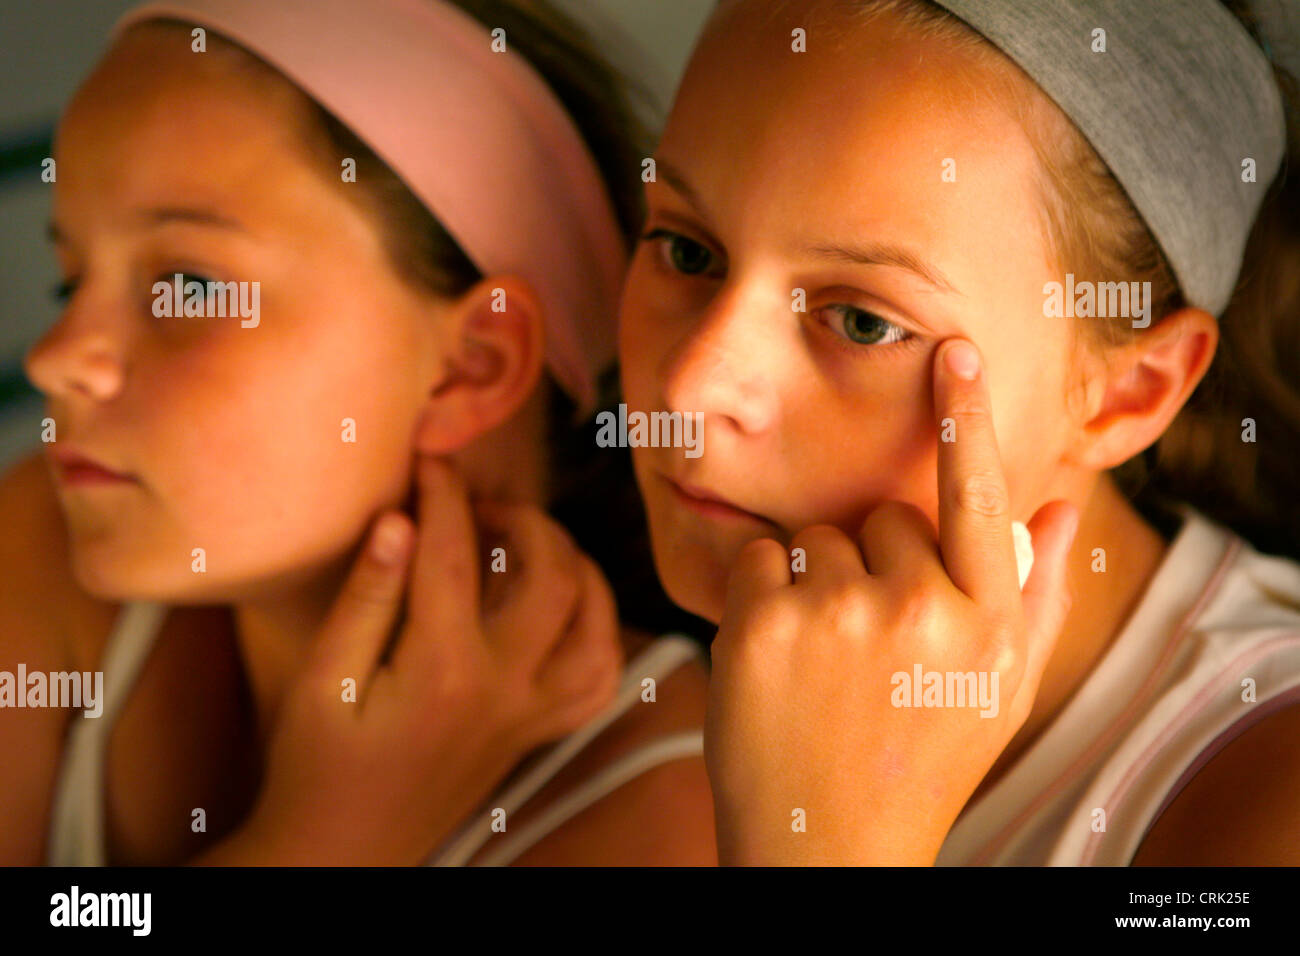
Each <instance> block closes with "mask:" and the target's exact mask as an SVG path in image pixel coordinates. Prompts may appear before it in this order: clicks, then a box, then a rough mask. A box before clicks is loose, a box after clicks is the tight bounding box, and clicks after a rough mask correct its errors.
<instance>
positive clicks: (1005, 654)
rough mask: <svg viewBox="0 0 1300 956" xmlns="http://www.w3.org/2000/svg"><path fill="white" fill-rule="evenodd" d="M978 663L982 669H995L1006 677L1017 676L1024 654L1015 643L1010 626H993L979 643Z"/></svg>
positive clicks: (1022, 664)
mask: <svg viewBox="0 0 1300 956" xmlns="http://www.w3.org/2000/svg"><path fill="white" fill-rule="evenodd" d="M979 664H980V666H981V668H982V669H983V670H987V671H997V672H999V673H1000V674H1002V675H1003V676H1004V677H1006V678H1012V679H1014V678H1017V677H1018V676H1019V674H1020V671H1021V669H1022V668H1023V667H1024V655H1023V654H1022V653H1021V651H1020V648H1019V647H1018V646H1017V645H1016V642H1015V640H1014V634H1013V633H1012V631H1011V629H1010V628H1007V627H1003V626H1001V625H998V626H995V627H994V628H993V629H992V631H991V632H990V633H989V636H988V638H987V639H986V640H984V641H983V642H982V643H981V644H980V649H979Z"/></svg>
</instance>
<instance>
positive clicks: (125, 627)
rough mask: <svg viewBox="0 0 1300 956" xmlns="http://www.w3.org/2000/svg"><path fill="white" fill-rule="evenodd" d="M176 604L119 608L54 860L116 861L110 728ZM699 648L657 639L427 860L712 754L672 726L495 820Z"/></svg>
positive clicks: (57, 806)
mask: <svg viewBox="0 0 1300 956" xmlns="http://www.w3.org/2000/svg"><path fill="white" fill-rule="evenodd" d="M166 613H167V607H166V606H165V605H162V604H157V603H153V602H138V603H130V604H126V605H124V606H123V608H122V610H121V611H120V612H119V614H118V618H117V622H116V623H115V625H114V628H113V632H112V633H111V634H110V636H109V640H108V644H107V646H106V648H105V651H104V659H103V664H102V670H103V672H104V708H103V712H102V714H101V715H100V716H99V717H97V718H85V717H81V718H78V717H75V716H74V717H73V718H72V727H71V730H70V731H69V734H68V738H67V743H66V745H65V747H64V753H63V756H62V758H61V760H62V763H61V767H60V771H59V778H58V781H57V784H56V787H55V793H54V810H53V815H52V818H51V831H50V839H49V844H48V846H49V851H48V854H47V861H46V862H47V863H48V864H49V865H51V866H103V865H104V864H105V863H106V861H107V846H106V841H105V832H104V757H105V750H106V747H107V741H108V736H109V732H110V731H111V729H112V726H113V721H114V719H115V718H116V717H117V715H118V714H119V713H120V712H121V709H122V707H123V705H124V704H125V703H126V699H127V697H128V696H129V695H130V692H131V688H132V685H133V684H134V682H135V679H136V677H137V676H138V675H139V673H140V669H141V667H142V666H143V665H144V661H145V659H146V658H147V657H148V656H149V651H150V649H151V647H152V646H153V642H154V638H155V637H156V636H157V634H158V631H159V629H160V628H161V625H162V621H163V618H164V617H165V616H166ZM694 657H699V658H701V659H703V660H707V656H706V655H705V653H704V649H703V648H702V647H701V646H700V645H699V644H698V643H696V642H695V641H692V640H691V639H689V638H687V637H685V636H682V635H676V634H670V635H666V636H664V637H660V638H659V639H657V640H655V641H653V642H651V644H650V645H649V646H648V647H646V648H645V649H644V650H642V651H641V653H640V654H638V655H637V657H636V658H635V659H634V660H632V661H631V662H630V663H629V664H627V665H626V666H625V668H624V671H623V681H622V684H621V686H620V688H619V691H618V694H617V696H616V698H615V700H614V701H613V703H612V704H611V705H610V706H609V707H608V708H607V709H606V710H605V712H604V713H602V714H601V715H599V716H598V717H596V718H595V719H593V720H592V721H590V722H589V723H587V724H586V725H585V726H584V727H582V728H581V729H579V730H578V731H576V732H575V733H573V734H571V735H569V736H568V737H566V738H565V739H563V740H561V741H560V742H559V743H557V744H555V745H553V746H552V747H550V748H549V749H548V750H547V751H545V752H544V754H543V755H542V756H540V757H538V758H536V759H531V760H530V761H529V763H528V765H527V767H526V769H525V770H524V771H523V772H522V773H521V774H520V775H519V777H518V779H515V780H511V781H509V782H508V783H507V784H506V785H505V786H504V787H503V788H502V789H500V790H498V791H497V792H496V793H495V794H493V795H492V796H491V797H490V798H489V799H488V800H487V801H485V802H484V805H483V806H484V810H483V813H482V815H478V814H475V815H472V816H471V817H470V819H469V820H468V821H467V822H466V823H464V824H463V825H462V826H461V828H460V829H459V830H458V831H457V832H456V833H455V834H454V835H453V836H452V837H451V838H450V839H448V840H447V841H446V843H444V845H443V846H442V847H441V848H440V849H439V850H438V851H437V852H436V853H434V854H433V855H432V856H431V857H430V858H429V859H428V860H427V861H426V865H428V866H458V865H463V864H465V863H466V862H467V861H468V860H469V859H470V858H471V857H472V856H473V855H474V854H475V852H477V851H478V850H479V848H481V847H482V846H483V845H484V844H485V843H487V842H488V841H489V840H493V841H495V842H496V845H495V846H494V847H493V849H492V851H491V852H490V853H489V854H486V855H485V856H484V857H483V858H482V859H481V860H479V861H476V865H482V866H499V865H504V864H507V863H510V862H511V861H513V860H515V859H516V858H517V857H519V856H521V855H522V854H523V853H524V852H525V851H526V850H528V848H529V847H531V846H532V845H533V844H535V843H537V842H538V841H539V840H541V839H542V838H543V837H544V836H546V835H547V834H548V833H550V832H551V831H553V830H555V829H557V828H558V827H559V826H560V825H561V824H563V823H564V822H565V821H566V820H569V819H570V818H572V817H574V816H576V815H577V814H578V813H581V812H582V811H583V810H584V809H586V808H587V807H588V806H590V805H591V804H593V803H595V802H596V801H597V800H599V799H600V798H601V797H603V796H605V795H606V794H607V793H610V792H611V791H613V790H615V789H617V788H618V787H619V786H621V785H622V784H624V783H626V782H627V781H629V780H631V779H633V778H634V777H636V776H638V775H640V774H642V773H644V772H645V771H647V770H649V769H650V768H652V767H656V766H658V765H660V764H663V763H667V762H669V761H672V760H679V759H682V758H684V757H700V756H703V753H704V731H703V729H702V728H693V729H691V730H687V731H683V732H679V733H674V734H669V735H666V736H664V737H661V738H659V739H658V740H656V741H653V742H652V743H650V744H647V745H645V746H643V747H641V748H640V749H637V750H635V751H633V752H632V753H629V754H626V755H624V756H623V757H621V758H620V759H618V760H615V761H613V762H612V763H611V764H609V765H608V766H606V767H604V768H602V769H601V770H600V771H599V772H598V773H597V774H596V775H594V776H593V777H591V778H589V779H588V780H587V781H586V782H584V783H582V784H580V785H578V786H576V787H575V788H573V789H572V790H570V791H569V792H568V793H566V794H564V795H563V796H561V797H560V798H559V799H557V800H556V801H555V802H554V803H552V804H550V805H549V806H547V808H546V809H545V811H544V812H543V813H542V814H541V815H540V816H539V817H538V818H537V819H536V820H534V821H532V822H531V823H530V824H529V825H528V826H526V827H524V828H523V829H521V830H517V831H510V830H509V829H507V831H506V832H505V833H499V832H494V831H493V829H492V820H493V811H494V810H496V809H497V808H502V809H504V810H505V811H506V819H507V820H508V819H509V817H510V816H511V815H513V813H514V812H515V811H516V810H518V809H519V808H520V807H522V806H523V805H524V804H525V803H526V802H527V801H528V800H529V798H530V797H532V796H533V795H534V794H536V793H537V792H538V791H539V790H541V789H542V787H543V786H544V785H545V784H546V783H547V782H548V781H550V780H551V779H552V778H553V777H554V776H555V775H556V774H557V773H558V772H559V771H560V769H561V768H562V767H563V766H564V765H565V764H567V763H568V762H569V761H570V760H572V759H573V757H574V756H576V755H577V754H578V752H579V751H581V750H582V749H583V748H584V747H585V746H586V745H587V744H588V743H590V742H591V741H592V740H594V739H595V738H596V737H597V736H598V735H599V734H600V732H601V731H602V730H604V729H605V728H606V727H607V726H609V725H610V724H611V723H613V722H614V721H615V720H617V719H618V718H619V716H621V715H622V714H623V713H625V712H626V711H627V710H629V709H630V708H631V707H632V706H633V705H634V704H636V703H637V702H638V701H639V700H640V699H641V693H642V684H641V682H642V681H643V680H644V679H645V678H647V677H650V678H654V680H655V681H656V683H658V682H660V681H663V680H664V679H665V678H666V677H668V675H669V674H671V673H672V672H673V671H675V670H676V669H677V668H678V667H679V666H680V665H682V664H684V663H686V662H687V661H688V660H690V659H692V658H694Z"/></svg>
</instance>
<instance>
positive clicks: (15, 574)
mask: <svg viewBox="0 0 1300 956" xmlns="http://www.w3.org/2000/svg"><path fill="white" fill-rule="evenodd" d="M0 529H3V533H0V580H3V581H4V583H5V586H4V587H3V588H2V589H0V672H5V673H4V675H3V677H0V679H4V680H6V681H8V682H10V684H11V688H12V692H13V693H14V694H19V693H22V694H25V693H26V688H25V687H18V685H17V679H16V677H15V676H14V675H16V673H17V672H18V670H19V668H20V667H21V668H22V669H23V670H24V671H25V672H26V673H28V674H31V673H38V672H43V673H50V672H62V671H70V670H84V669H86V668H85V667H84V666H83V662H82V660H81V657H82V654H80V653H79V650H78V649H77V648H76V647H74V642H73V639H72V636H71V635H72V634H73V632H74V628H73V627H72V625H73V622H74V621H75V620H77V619H78V617H79V615H82V614H84V613H85V611H86V607H85V605H84V604H82V603H81V602H80V601H79V600H78V598H77V597H76V593H75V592H76V591H77V588H76V584H75V582H74V581H73V580H72V576H71V573H70V571H69V569H68V561H67V553H66V543H65V539H64V535H63V523H62V514H61V512H60V510H59V506H58V500H57V498H56V497H55V492H54V489H53V486H52V484H51V479H50V476H49V473H48V471H46V466H45V463H44V462H43V461H42V460H41V458H40V456H39V455H31V456H28V457H26V458H24V459H22V460H21V461H19V462H18V463H17V464H15V465H13V466H12V467H10V468H9V469H8V470H7V471H6V472H5V473H4V475H3V477H0ZM87 600H89V598H88V596H87ZM15 699H16V698H15ZM67 718H68V711H67V710H66V709H65V708H52V707H35V708H28V707H21V708H20V707H5V708H4V709H0V766H4V767H5V768H6V779H5V786H3V787H0V821H4V822H3V823H2V824H0V864H9V865H14V864H18V865H31V864H37V863H39V862H41V859H42V854H43V852H44V842H45V833H46V830H47V827H48V813H49V805H50V801H51V797H52V792H53V785H54V780H55V778H56V775H57V770H58V761H59V756H60V754H61V752H62V748H63V735H64V731H65V729H66V723H67ZM38 821H39V822H38Z"/></svg>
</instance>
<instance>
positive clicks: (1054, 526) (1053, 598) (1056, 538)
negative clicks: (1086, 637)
mask: <svg viewBox="0 0 1300 956" xmlns="http://www.w3.org/2000/svg"><path fill="white" fill-rule="evenodd" d="M1078 529H1079V509H1078V508H1076V507H1075V506H1074V505H1073V504H1071V503H1070V502H1068V501H1063V500H1057V501H1050V502H1048V503H1047V504H1045V505H1043V506H1042V507H1041V508H1039V509H1038V511H1037V512H1035V513H1034V517H1033V518H1032V519H1030V521H1029V535H1030V537H1031V538H1032V540H1033V547H1034V566H1033V570H1032V571H1031V572H1030V574H1029V579H1028V580H1026V581H1025V587H1024V590H1023V591H1022V592H1021V598H1022V600H1023V605H1022V606H1023V607H1024V611H1025V621H1026V623H1027V625H1028V629H1029V647H1028V651H1027V653H1028V658H1027V661H1026V667H1025V680H1026V681H1027V680H1029V679H1031V678H1032V679H1033V681H1034V682H1035V685H1036V684H1037V681H1038V680H1039V678H1040V677H1041V676H1042V673H1043V670H1044V669H1045V668H1046V667H1047V661H1048V658H1050V657H1051V656H1052V651H1053V650H1054V649H1055V647H1056V639H1057V637H1058V636H1059V635H1060V632H1061V628H1062V627H1063V626H1064V625H1065V618H1066V615H1067V614H1068V613H1069V611H1070V604H1071V602H1072V600H1073V595H1071V594H1070V592H1069V581H1068V579H1067V572H1068V569H1069V568H1068V561H1069V556H1070V546H1071V545H1072V544H1073V543H1074V538H1075V534H1076V533H1077V532H1078Z"/></svg>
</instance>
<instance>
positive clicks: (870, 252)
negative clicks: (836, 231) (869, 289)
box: [803, 242, 962, 295]
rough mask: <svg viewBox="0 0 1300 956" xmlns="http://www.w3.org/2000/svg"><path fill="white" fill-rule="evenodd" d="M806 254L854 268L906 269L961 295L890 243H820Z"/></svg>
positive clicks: (940, 275) (932, 270)
mask: <svg viewBox="0 0 1300 956" xmlns="http://www.w3.org/2000/svg"><path fill="white" fill-rule="evenodd" d="M803 252H804V254H805V255H810V256H817V257H818V258H821V259H834V260H836V261H839V262H848V263H851V264H853V265H864V266H892V267H893V268H895V269H906V270H907V271H908V272H911V273H913V274H914V275H917V276H920V277H921V278H922V279H924V280H925V281H926V282H928V283H930V285H932V286H934V287H935V288H937V289H939V290H941V291H943V292H948V293H952V294H953V295H961V294H962V293H961V292H960V291H959V290H958V289H957V287H956V286H954V285H953V284H952V282H950V281H949V279H948V277H947V276H945V275H944V274H943V273H942V272H941V271H940V270H939V269H938V268H936V267H935V266H933V265H931V264H930V263H928V262H926V261H925V260H924V259H922V258H921V257H920V256H919V255H917V254H916V253H915V252H913V251H912V250H911V249H908V248H905V247H903V246H896V245H892V244H890V243H887V242H867V243H861V244H857V245H848V246H846V245H842V244H839V243H817V244H813V245H809V246H805V247H804V248H803Z"/></svg>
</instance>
